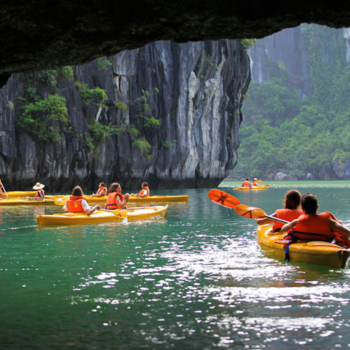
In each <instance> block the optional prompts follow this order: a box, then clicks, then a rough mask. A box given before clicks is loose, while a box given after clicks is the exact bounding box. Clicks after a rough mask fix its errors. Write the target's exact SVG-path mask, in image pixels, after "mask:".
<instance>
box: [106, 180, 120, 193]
mask: <svg viewBox="0 0 350 350" xmlns="http://www.w3.org/2000/svg"><path fill="white" fill-rule="evenodd" d="M119 186H120V185H119V184H118V182H113V183H112V184H111V185H110V186H109V193H112V192H117V188H118V187H119Z"/></svg>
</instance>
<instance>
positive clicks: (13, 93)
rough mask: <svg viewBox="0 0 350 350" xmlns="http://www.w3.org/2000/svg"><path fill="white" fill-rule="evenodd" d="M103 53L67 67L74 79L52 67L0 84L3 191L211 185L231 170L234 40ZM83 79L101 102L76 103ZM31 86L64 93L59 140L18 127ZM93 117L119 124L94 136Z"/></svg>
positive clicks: (242, 58)
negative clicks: (50, 73)
mask: <svg viewBox="0 0 350 350" xmlns="http://www.w3.org/2000/svg"><path fill="white" fill-rule="evenodd" d="M108 61H109V63H110V64H105V65H104V66H102V67H101V64H100V63H101V62H99V61H98V60H96V61H93V62H90V63H88V64H85V65H82V66H77V67H74V78H73V79H69V78H65V77H63V76H59V77H58V78H57V82H56V83H55V82H54V83H52V84H51V86H50V84H44V83H43V82H42V81H41V80H40V79H37V78H38V77H37V76H36V79H33V75H31V76H30V77H29V76H28V75H27V74H15V75H12V76H11V78H10V80H9V81H8V83H7V84H6V85H5V86H4V87H3V88H2V89H0V121H1V140H0V177H1V180H2V181H3V182H4V183H5V184H6V188H7V190H11V189H24V188H28V187H29V186H32V185H33V184H34V183H35V182H37V181H40V182H43V183H45V185H46V186H47V189H48V190H50V191H58V190H59V191H69V190H71V188H72V187H73V186H74V185H76V184H81V185H82V186H83V187H84V189H95V188H96V186H97V183H98V182H100V181H105V182H107V183H110V182H111V181H118V182H120V183H121V184H122V186H123V188H133V189H137V188H139V187H140V183H141V181H148V182H149V183H150V185H151V187H153V188H179V187H182V188H185V187H212V186H216V185H218V184H219V183H220V182H221V180H222V179H224V178H225V177H227V176H228V175H229V173H230V171H231V170H232V169H233V167H234V165H235V163H236V159H237V155H236V149H237V147H238V144H239V141H238V128H239V124H240V122H241V118H242V116H241V106H242V101H243V98H242V95H244V94H245V92H246V91H247V88H248V84H249V80H250V69H249V58H248V55H247V53H246V50H245V48H244V47H243V45H241V43H240V41H239V40H220V41H207V42H196V43H186V44H177V43H172V42H169V41H159V42H155V43H152V44H148V45H146V46H144V47H142V48H140V49H138V50H131V51H123V52H120V53H118V54H117V55H115V56H112V57H109V58H108ZM108 61H107V60H105V63H106V62H107V63H108ZM34 77H35V75H34ZM77 82H78V84H77ZM83 83H85V84H87V87H88V88H89V89H94V88H96V87H98V88H100V89H103V90H104V91H105V92H106V94H107V96H108V99H107V101H105V102H104V104H103V105H102V108H101V104H100V105H99V104H98V103H94V102H92V103H90V104H84V103H83V101H82V94H81V89H80V88H79V86H80V87H81V86H82V84H83ZM79 84H80V85H79ZM29 89H31V90H29ZM33 89H36V90H35V91H36V92H37V93H38V95H39V96H40V98H42V99H45V98H47V96H48V95H50V94H54V93H55V92H57V91H58V92H59V95H60V96H63V97H64V98H65V99H66V107H67V109H68V115H69V123H68V125H64V124H61V123H57V122H54V124H53V126H54V127H55V128H56V129H58V130H59V134H60V140H59V141H58V142H49V143H47V142H46V143H44V142H42V141H39V140H38V138H37V137H36V135H35V131H33V130H30V129H28V130H26V131H23V129H19V128H18V126H16V125H17V124H16V120H17V121H18V118H19V117H20V116H21V114H22V113H23V100H25V99H26V98H27V96H28V93H29V92H30V91H33ZM123 106H125V107H126V108H123ZM152 118H153V119H152ZM96 119H97V120H98V123H99V124H102V125H105V126H108V125H109V126H111V127H115V128H118V132H117V133H115V132H114V133H112V135H111V136H108V137H105V138H103V141H102V142H100V141H97V140H96V139H95V141H94V138H93V137H92V133H91V129H89V125H90V126H91V125H92V124H94V120H96ZM155 120H158V122H155V123H154V121H155ZM150 121H153V124H152V123H149V122H150ZM157 123H159V125H158V126H157V125H156V124H157ZM138 140H139V141H140V140H141V141H142V142H141V145H140V143H137V142H135V141H138ZM149 146H150V147H149Z"/></svg>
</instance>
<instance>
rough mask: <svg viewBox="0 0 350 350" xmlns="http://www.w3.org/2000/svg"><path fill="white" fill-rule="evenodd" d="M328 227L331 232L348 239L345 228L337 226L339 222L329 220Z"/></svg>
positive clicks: (349, 231)
mask: <svg viewBox="0 0 350 350" xmlns="http://www.w3.org/2000/svg"><path fill="white" fill-rule="evenodd" d="M329 227H330V229H331V230H332V231H333V232H338V233H340V234H341V235H342V236H344V237H345V238H349V237H350V230H349V229H348V228H347V227H345V226H344V225H342V224H339V222H337V221H335V220H333V219H330V220H329Z"/></svg>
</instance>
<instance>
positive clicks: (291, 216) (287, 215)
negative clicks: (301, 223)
mask: <svg viewBox="0 0 350 350" xmlns="http://www.w3.org/2000/svg"><path fill="white" fill-rule="evenodd" d="M276 213H277V217H278V218H279V219H283V220H286V221H293V220H295V219H298V218H299V216H300V215H302V214H304V212H303V211H302V210H301V209H278V210H276ZM283 225H284V224H283V223H282V222H277V221H275V222H274V223H273V226H272V231H273V232H278V231H280V230H281V227H282V226H283Z"/></svg>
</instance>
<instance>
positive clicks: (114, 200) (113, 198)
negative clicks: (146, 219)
mask: <svg viewBox="0 0 350 350" xmlns="http://www.w3.org/2000/svg"><path fill="white" fill-rule="evenodd" d="M128 201H129V193H126V194H125V195H124V196H123V195H122V187H121V186H120V184H119V183H118V182H113V183H112V184H111V185H110V186H109V194H108V197H107V201H106V205H105V208H106V209H111V210H115V209H125V207H126V205H127V204H128Z"/></svg>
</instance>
